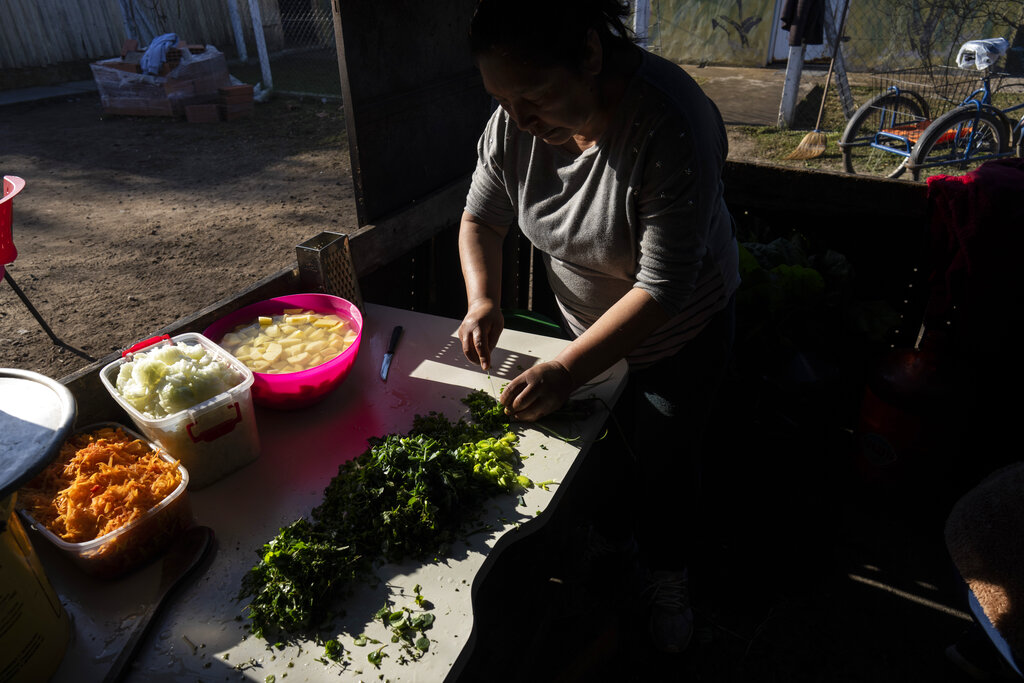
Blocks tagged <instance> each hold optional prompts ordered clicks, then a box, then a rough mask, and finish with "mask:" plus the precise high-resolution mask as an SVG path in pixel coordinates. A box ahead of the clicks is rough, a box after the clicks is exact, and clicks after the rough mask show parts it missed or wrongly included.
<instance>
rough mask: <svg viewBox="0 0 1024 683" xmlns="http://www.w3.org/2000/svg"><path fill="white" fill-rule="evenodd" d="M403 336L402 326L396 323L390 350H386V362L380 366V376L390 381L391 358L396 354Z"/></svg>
mask: <svg viewBox="0 0 1024 683" xmlns="http://www.w3.org/2000/svg"><path fill="white" fill-rule="evenodd" d="M401 336H402V326H401V325H396V326H395V329H393V330H391V341H389V342H388V350H387V351H385V352H384V362H383V363H381V366H380V378H381V379H382V380H384V381H385V382H387V381H388V370H389V369H390V368H391V359H392V358H393V357H394V356H395V347H396V346H398V338H399V337H401Z"/></svg>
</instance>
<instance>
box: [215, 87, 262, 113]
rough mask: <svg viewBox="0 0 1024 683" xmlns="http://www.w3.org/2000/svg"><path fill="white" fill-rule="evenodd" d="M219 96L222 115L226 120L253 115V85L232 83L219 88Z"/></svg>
mask: <svg viewBox="0 0 1024 683" xmlns="http://www.w3.org/2000/svg"><path fill="white" fill-rule="evenodd" d="M217 96H218V98H219V104H218V107H219V108H220V117H221V119H223V120H224V121H231V120H234V119H238V118H241V117H243V116H250V115H252V111H253V106H254V100H253V89H252V86H251V85H246V84H242V85H230V86H227V87H224V88H218V89H217Z"/></svg>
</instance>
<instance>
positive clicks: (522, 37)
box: [469, 0, 633, 69]
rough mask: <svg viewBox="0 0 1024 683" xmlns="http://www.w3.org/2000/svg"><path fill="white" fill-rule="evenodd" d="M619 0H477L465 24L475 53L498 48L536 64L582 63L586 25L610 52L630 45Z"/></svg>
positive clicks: (574, 65)
mask: <svg viewBox="0 0 1024 683" xmlns="http://www.w3.org/2000/svg"><path fill="white" fill-rule="evenodd" d="M629 14H630V9H629V3H628V2H625V1H620V0H480V2H479V3H478V4H477V8H476V12H475V13H474V14H473V20H472V23H471V24H470V29H469V47H470V51H471V52H472V54H473V56H474V57H479V56H480V55H483V54H488V53H492V52H500V53H502V54H505V55H508V56H510V57H512V58H513V59H516V60H518V61H521V62H524V63H527V64H533V65H536V66H556V65H557V66H565V67H568V68H573V69H574V68H577V67H578V66H579V65H580V64H582V63H583V58H584V54H585V50H586V44H587V34H588V32H589V31H590V29H594V30H595V31H597V34H598V36H599V37H600V38H601V45H602V47H603V49H604V50H605V51H610V50H612V49H614V48H616V47H619V46H621V45H632V44H633V34H632V31H630V30H629V29H628V28H627V27H626V25H625V23H624V21H623V20H624V19H625V18H626V17H628V16H629Z"/></svg>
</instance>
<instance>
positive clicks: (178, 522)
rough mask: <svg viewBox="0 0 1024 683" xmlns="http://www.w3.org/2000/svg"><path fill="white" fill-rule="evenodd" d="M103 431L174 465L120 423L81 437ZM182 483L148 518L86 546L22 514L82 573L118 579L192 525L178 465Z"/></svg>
mask: <svg viewBox="0 0 1024 683" xmlns="http://www.w3.org/2000/svg"><path fill="white" fill-rule="evenodd" d="M102 427H113V428H117V429H121V430H123V431H124V433H125V434H126V435H127V436H128V437H129V438H131V439H141V440H142V441H146V442H147V443H148V444H149V446H150V447H151V448H152V449H153V450H154V451H156V452H157V454H158V455H159V456H160V457H161V459H163V460H165V461H167V462H170V463H173V462H175V461H176V460H175V458H173V457H171V455H170V454H169V453H167V452H166V451H164V450H163V449H161V448H160V447H159V446H158V445H157V444H155V443H153V442H152V441H150V440H147V439H146V438H145V437H144V436H143V435H141V434H139V433H137V432H135V431H133V430H131V429H129V428H128V427H126V426H124V425H121V424H118V423H116V422H104V423H100V424H94V425H90V426H88V427H85V428H84V429H80V430H77V433H79V434H81V433H85V432H91V431H94V430H96V429H100V428H102ZM178 471H179V472H180V473H181V483H180V484H178V486H177V488H175V489H174V491H172V492H171V493H170V494H169V495H168V496H167V497H166V498H164V499H163V500H162V501H160V502H159V503H157V505H156V506H155V507H152V508H150V509H149V510H148V511H147V512H146V513H145V514H144V515H142V516H141V517H139V518H138V519H136V520H135V521H133V522H130V523H129V524H126V525H125V526H123V527H121V528H120V529H117V530H116V531H111V532H110V533H108V534H104V535H103V536H100V537H99V538H95V539H93V540H91V541H85V542H82V543H68V542H67V541H65V540H63V539H62V538H60V537H59V536H57V535H56V534H54V533H53V532H52V531H50V530H49V529H47V528H46V527H45V526H43V525H42V524H41V523H39V522H37V521H36V520H35V519H34V518H33V517H32V515H31V514H30V513H29V512H28V511H26V510H19V511H18V512H19V513H20V514H21V516H22V518H23V519H24V520H25V522H26V523H27V524H28V525H29V526H31V527H32V528H33V529H34V530H35V531H37V532H38V533H39V534H40V535H42V536H43V538H45V539H46V540H47V541H48V542H50V543H52V544H53V545H54V546H55V547H56V548H57V549H58V550H60V551H61V552H62V553H63V554H64V555H65V556H67V557H68V559H70V560H71V561H72V562H74V563H75V564H76V565H78V567H79V568H81V569H82V571H84V572H86V573H88V574H91V575H93V576H98V577H101V578H114V577H117V576H121V575H123V574H125V573H127V572H129V571H131V570H133V569H136V568H138V567H141V566H142V565H144V564H146V563H147V562H149V561H150V560H152V559H153V558H154V557H156V556H157V555H159V554H160V552H162V551H163V550H164V549H165V548H166V547H167V546H168V545H169V544H170V543H171V541H173V540H174V538H176V537H177V536H178V535H179V534H180V533H181V532H182V531H184V530H185V529H187V528H188V527H189V526H191V524H192V506H191V503H190V502H189V497H188V490H187V489H188V485H189V473H188V470H187V469H186V468H185V467H184V466H182V464H181V463H180V462H179V463H178Z"/></svg>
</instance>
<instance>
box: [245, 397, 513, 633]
mask: <svg viewBox="0 0 1024 683" xmlns="http://www.w3.org/2000/svg"><path fill="white" fill-rule="evenodd" d="M463 403H464V404H465V405H466V406H467V407H468V408H469V412H470V416H471V418H472V421H471V422H470V421H466V420H464V419H459V420H458V421H457V422H452V421H451V420H449V419H448V418H446V417H445V416H443V415H440V414H438V413H430V414H428V415H426V416H420V415H417V416H416V418H415V419H414V420H413V427H412V429H411V430H410V432H409V433H408V434H405V435H402V434H391V435H387V436H384V437H373V438H371V439H369V449H368V450H367V451H365V452H364V453H363V454H362V455H360V456H359V457H357V458H355V459H353V460H350V461H348V462H346V463H344V464H342V465H341V466H340V467H339V468H338V474H337V475H336V476H335V477H334V478H333V479H332V480H331V481H330V483H329V484H328V485H327V487H326V489H325V490H324V496H323V500H322V502H321V503H320V505H318V506H317V507H316V508H314V509H313V510H312V511H311V514H310V518H309V519H306V518H302V519H299V520H296V521H295V522H292V523H291V524H289V525H288V526H285V527H283V528H282V529H280V531H279V532H278V534H277V536H276V537H275V538H273V539H271V540H270V541H268V542H267V543H266V544H264V545H263V546H262V547H261V548H260V549H259V550H258V553H257V554H258V557H259V561H258V563H257V564H256V565H255V566H254V567H252V568H251V569H250V570H249V571H248V572H247V573H246V574H245V576H243V578H242V586H241V590H240V592H239V595H238V598H239V599H240V600H241V599H246V598H248V600H249V602H248V605H247V609H246V612H245V614H246V616H247V617H248V618H249V619H250V620H251V621H252V626H251V630H252V633H253V634H254V635H256V636H258V637H268V636H269V635H270V632H271V631H284V632H287V633H292V634H302V633H309V632H312V631H315V630H316V629H317V628H318V627H321V626H323V625H324V624H325V623H326V622H327V621H328V620H329V619H331V618H332V617H333V616H334V615H335V614H337V613H338V612H339V604H340V602H341V601H342V600H343V599H344V597H345V595H346V593H347V592H348V591H349V590H350V588H351V586H352V583H353V582H354V581H356V580H373V574H372V571H371V568H372V566H373V563H374V562H376V561H378V560H381V559H383V560H385V561H393V562H397V561H402V560H406V559H409V558H413V559H420V560H428V559H431V558H435V557H437V556H438V555H439V553H441V552H442V551H443V550H444V548H446V547H447V546H449V545H450V544H451V543H452V542H454V541H455V540H457V539H458V538H459V537H461V536H463V535H464V534H465V533H466V531H467V527H468V526H469V525H470V524H471V523H472V522H473V520H474V519H476V518H477V517H478V516H479V515H480V514H481V512H482V510H483V505H484V503H485V502H486V501H487V499H489V498H492V497H494V496H495V495H499V494H502V493H510V494H515V493H518V492H520V491H522V490H523V489H526V488H530V487H531V486H533V483H532V482H531V481H530V480H529V478H527V477H524V476H522V475H519V474H518V473H517V470H518V468H519V466H520V459H519V455H518V453H517V451H516V445H517V443H518V438H517V437H516V435H515V434H513V433H511V432H510V431H508V430H509V423H508V419H507V417H506V416H505V414H504V412H503V411H502V409H501V406H500V404H498V403H497V401H495V400H494V399H493V398H492V397H491V396H489V395H487V393H485V392H483V391H479V390H478V391H473V392H470V393H469V395H468V396H467V397H466V398H464V399H463ZM417 604H418V605H420V606H421V607H425V606H426V604H421V601H420V600H419V599H417ZM378 652H379V651H378Z"/></svg>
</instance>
